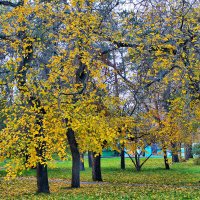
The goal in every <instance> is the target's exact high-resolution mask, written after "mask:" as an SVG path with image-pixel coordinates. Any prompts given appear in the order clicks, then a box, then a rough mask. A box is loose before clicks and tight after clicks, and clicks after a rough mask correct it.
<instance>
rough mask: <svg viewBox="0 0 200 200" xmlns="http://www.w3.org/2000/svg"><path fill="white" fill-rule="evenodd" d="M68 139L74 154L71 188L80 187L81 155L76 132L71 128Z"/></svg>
mask: <svg viewBox="0 0 200 200" xmlns="http://www.w3.org/2000/svg"><path fill="white" fill-rule="evenodd" d="M67 139H68V143H69V146H70V150H71V154H72V180H71V187H72V188H79V187H80V153H79V150H78V144H77V142H76V138H75V134H74V131H73V130H72V129H71V128H68V130H67Z"/></svg>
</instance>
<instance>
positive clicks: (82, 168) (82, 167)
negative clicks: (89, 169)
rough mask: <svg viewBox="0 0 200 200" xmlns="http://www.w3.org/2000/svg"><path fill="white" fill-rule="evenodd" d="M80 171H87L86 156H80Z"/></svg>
mask: <svg viewBox="0 0 200 200" xmlns="http://www.w3.org/2000/svg"><path fill="white" fill-rule="evenodd" d="M80 170H81V171H85V165H84V154H83V153H81V154H80Z"/></svg>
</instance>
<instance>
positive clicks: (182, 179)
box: [0, 158, 200, 200]
mask: <svg viewBox="0 0 200 200" xmlns="http://www.w3.org/2000/svg"><path fill="white" fill-rule="evenodd" d="M85 163H86V170H85V171H83V172H81V181H89V182H90V181H92V179H91V169H90V168H88V165H87V160H86V162H85ZM0 166H3V165H2V164H1V165H0ZM48 172H49V178H50V180H51V181H50V189H51V194H50V195H36V194H35V191H36V181H35V180H33V179H32V178H31V179H29V177H32V176H35V170H29V171H26V172H24V173H23V174H22V176H26V177H27V178H26V179H17V180H15V181H4V180H1V182H0V184H1V186H0V199H80V200H82V199H83V200H84V199H106V200H107V199H143V200H145V199H147V200H148V199H156V200H157V199H200V182H199V181H200V166H198V165H194V164H193V161H192V160H190V161H188V162H183V163H176V164H173V165H171V169H170V170H165V169H164V164H163V159H156V158H152V159H150V160H149V161H148V162H147V163H146V164H145V165H144V167H143V168H142V171H141V172H136V171H135V169H134V166H133V164H132V163H131V161H130V160H129V159H128V158H127V159H126V170H121V169H120V159H119V158H103V159H102V175H103V179H104V181H105V182H109V184H108V183H105V184H82V185H81V188H80V189H70V188H69V186H70V185H69V183H68V182H67V181H70V178H71V161H64V162H60V161H57V162H55V163H53V164H52V163H51V164H50V166H49V170H48ZM4 175H5V172H4V170H2V169H1V170H0V176H4ZM55 179H64V181H59V182H58V181H57V180H55ZM52 180H53V181H52Z"/></svg>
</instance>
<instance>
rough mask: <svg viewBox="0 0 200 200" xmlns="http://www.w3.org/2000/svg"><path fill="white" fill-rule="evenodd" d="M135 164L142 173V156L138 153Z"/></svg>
mask: <svg viewBox="0 0 200 200" xmlns="http://www.w3.org/2000/svg"><path fill="white" fill-rule="evenodd" d="M135 164H136V170H137V171H140V170H141V165H140V155H139V154H138V153H137V152H136V154H135Z"/></svg>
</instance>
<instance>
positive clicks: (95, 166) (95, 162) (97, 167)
mask: <svg viewBox="0 0 200 200" xmlns="http://www.w3.org/2000/svg"><path fill="white" fill-rule="evenodd" d="M92 157H93V158H92V180H93V181H103V180H102V176H101V155H96V156H95V153H93V156H92Z"/></svg>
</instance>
